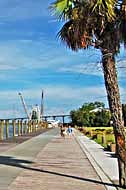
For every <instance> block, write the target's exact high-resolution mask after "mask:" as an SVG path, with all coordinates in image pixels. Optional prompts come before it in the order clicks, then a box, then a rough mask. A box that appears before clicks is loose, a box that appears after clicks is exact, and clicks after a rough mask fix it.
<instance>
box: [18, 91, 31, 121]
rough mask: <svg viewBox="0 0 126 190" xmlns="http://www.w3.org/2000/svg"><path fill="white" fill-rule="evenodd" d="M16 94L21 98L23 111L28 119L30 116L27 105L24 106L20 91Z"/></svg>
mask: <svg viewBox="0 0 126 190" xmlns="http://www.w3.org/2000/svg"><path fill="white" fill-rule="evenodd" d="M18 95H19V96H20V98H21V102H22V105H23V108H24V111H25V113H26V115H27V117H28V119H30V116H29V113H28V109H27V106H26V104H25V101H24V98H23V96H22V94H21V93H20V92H19V93H18Z"/></svg>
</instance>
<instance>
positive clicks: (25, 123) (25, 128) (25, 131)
mask: <svg viewBox="0 0 126 190" xmlns="http://www.w3.org/2000/svg"><path fill="white" fill-rule="evenodd" d="M24 133H25V134H27V121H26V120H25V122H24Z"/></svg>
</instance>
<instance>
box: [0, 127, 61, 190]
mask: <svg viewBox="0 0 126 190" xmlns="http://www.w3.org/2000/svg"><path fill="white" fill-rule="evenodd" d="M57 134H58V129H54V130H50V131H48V132H46V133H43V134H41V135H39V136H36V137H33V138H32V139H30V140H28V141H26V142H24V143H22V144H19V145H17V146H15V147H13V148H11V149H9V150H8V151H6V152H2V153H0V190H7V189H8V186H9V185H10V184H11V183H12V181H13V180H14V179H15V178H16V177H17V176H18V175H19V174H20V172H21V171H22V170H23V167H24V166H26V165H27V166H28V165H30V164H32V162H33V160H34V159H35V157H36V155H37V154H38V153H39V151H41V149H43V147H45V145H46V144H47V143H48V142H49V141H50V140H51V139H52V138H54V137H55V135H57ZM11 190H12V189H11Z"/></svg>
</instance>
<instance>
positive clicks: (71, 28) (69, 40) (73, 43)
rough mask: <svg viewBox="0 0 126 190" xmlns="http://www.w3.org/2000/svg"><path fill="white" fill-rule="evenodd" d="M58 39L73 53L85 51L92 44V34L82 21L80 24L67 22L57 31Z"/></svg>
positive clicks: (72, 21)
mask: <svg viewBox="0 0 126 190" xmlns="http://www.w3.org/2000/svg"><path fill="white" fill-rule="evenodd" d="M58 37H59V38H60V39H61V41H63V42H65V43H66V45H67V46H68V47H69V48H71V49H72V50H74V51H77V50H78V49H86V48H88V46H90V45H91V44H92V33H91V31H89V29H88V28H86V23H85V22H82V20H81V21H80V22H79V21H74V20H70V21H68V22H67V23H66V24H65V25H64V26H63V27H62V29H61V30H60V31H59V33H58Z"/></svg>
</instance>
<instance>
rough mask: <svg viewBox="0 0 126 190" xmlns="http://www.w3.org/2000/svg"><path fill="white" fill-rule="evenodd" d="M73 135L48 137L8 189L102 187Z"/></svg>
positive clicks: (84, 189) (85, 189)
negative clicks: (33, 158) (34, 157)
mask: <svg viewBox="0 0 126 190" xmlns="http://www.w3.org/2000/svg"><path fill="white" fill-rule="evenodd" d="M101 183H102V182H101V180H100V178H99V177H98V175H97V173H96V172H95V170H94V168H93V167H92V165H91V164H90V162H89V160H88V159H87V157H86V155H85V154H84V152H83V151H82V150H81V148H80V146H79V144H78V143H77V141H76V139H75V138H68V137H67V138H66V139H63V138H61V137H59V136H57V137H55V138H53V139H52V141H51V142H49V143H48V144H47V145H46V146H45V147H44V148H43V149H42V150H41V151H40V152H39V154H38V155H37V157H36V159H35V160H34V163H33V164H31V165H30V166H26V168H25V170H24V171H23V172H21V173H20V175H19V176H18V177H17V178H16V179H15V180H14V181H13V183H12V184H11V185H10V187H9V190H12V189H13V190H91V189H92V190H105V187H104V184H103V185H102V184H101Z"/></svg>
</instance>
